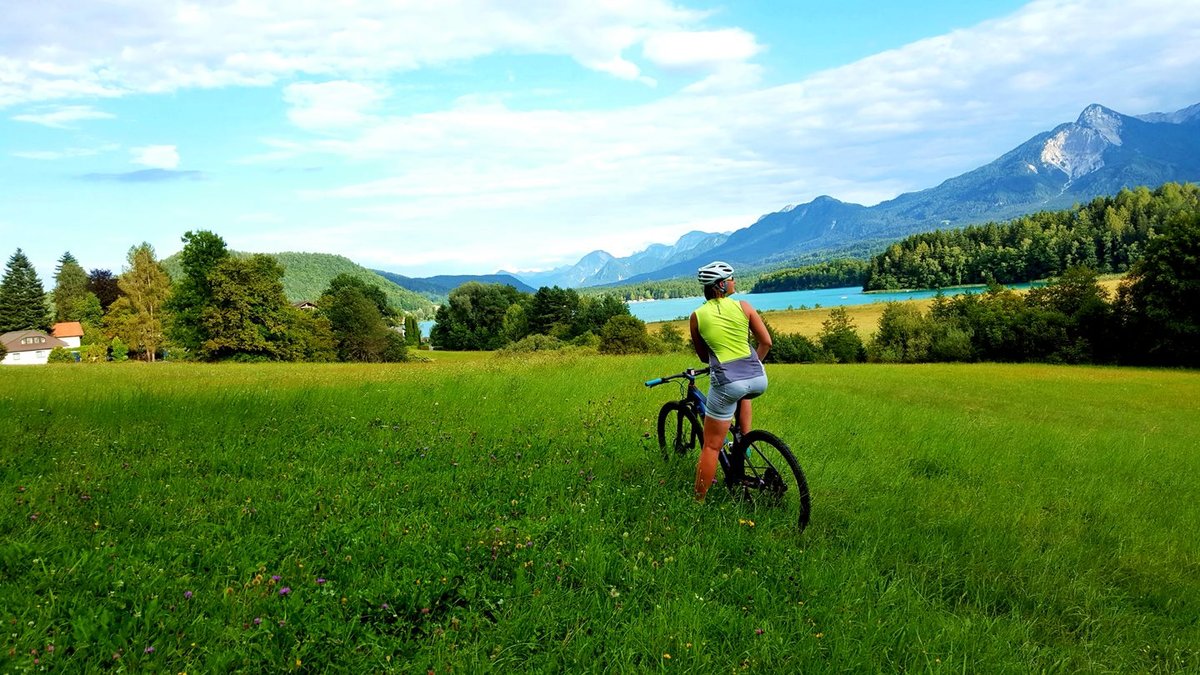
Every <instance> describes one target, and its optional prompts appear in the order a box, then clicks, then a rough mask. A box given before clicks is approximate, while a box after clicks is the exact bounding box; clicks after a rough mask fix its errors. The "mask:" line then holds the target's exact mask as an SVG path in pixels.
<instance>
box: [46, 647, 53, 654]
mask: <svg viewBox="0 0 1200 675" xmlns="http://www.w3.org/2000/svg"><path fill="white" fill-rule="evenodd" d="M46 653H47V654H53V653H54V645H46Z"/></svg>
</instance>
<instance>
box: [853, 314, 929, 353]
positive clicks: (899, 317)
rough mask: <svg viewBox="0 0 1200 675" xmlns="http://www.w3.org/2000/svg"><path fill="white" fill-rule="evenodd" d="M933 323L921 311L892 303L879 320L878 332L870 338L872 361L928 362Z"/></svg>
mask: <svg viewBox="0 0 1200 675" xmlns="http://www.w3.org/2000/svg"><path fill="white" fill-rule="evenodd" d="M931 328H932V326H931V324H930V321H929V320H928V319H927V318H926V317H925V315H924V314H922V313H921V310H920V309H917V308H916V307H914V306H912V305H910V304H902V303H898V302H889V303H887V305H886V306H885V307H884V308H883V314H882V315H881V316H880V317H879V331H878V332H876V333H875V335H874V336H872V338H871V344H870V348H869V349H868V353H869V355H870V357H871V360H873V361H882V362H884V363H921V362H923V361H927V360H929V350H930V346H931V343H932V342H933V331H932V330H931Z"/></svg>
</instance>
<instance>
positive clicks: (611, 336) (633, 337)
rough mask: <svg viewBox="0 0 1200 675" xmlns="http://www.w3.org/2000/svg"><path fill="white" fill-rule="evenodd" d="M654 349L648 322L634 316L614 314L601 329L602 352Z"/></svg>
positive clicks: (620, 352)
mask: <svg viewBox="0 0 1200 675" xmlns="http://www.w3.org/2000/svg"><path fill="white" fill-rule="evenodd" d="M652 351H654V343H653V342H652V341H651V340H650V335H649V334H648V333H646V324H645V322H643V321H642V320H641V319H638V318H636V317H632V316H614V317H612V318H611V319H609V320H608V322H607V323H605V324H604V329H603V330H601V331H600V353H602V354H644V353H647V352H652Z"/></svg>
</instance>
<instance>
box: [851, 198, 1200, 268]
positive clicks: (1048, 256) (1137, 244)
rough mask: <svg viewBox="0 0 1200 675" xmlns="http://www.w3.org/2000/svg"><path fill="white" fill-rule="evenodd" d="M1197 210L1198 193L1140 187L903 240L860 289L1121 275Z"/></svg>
mask: <svg viewBox="0 0 1200 675" xmlns="http://www.w3.org/2000/svg"><path fill="white" fill-rule="evenodd" d="M1197 212H1200V187H1197V186H1196V185H1195V184H1193V183H1185V184H1179V183H1166V184H1164V185H1162V186H1161V187H1159V188H1158V189H1156V190H1153V191H1151V190H1150V189H1148V188H1145V187H1140V188H1137V189H1135V190H1122V191H1121V192H1120V193H1119V194H1117V195H1116V196H1112V197H1097V198H1096V199H1093V200H1092V201H1091V202H1090V203H1088V204H1084V205H1078V206H1075V207H1074V208H1071V209H1067V210H1064V211H1047V212H1042V213H1035V214H1032V215H1029V216H1022V217H1020V218H1015V219H1013V220H1011V221H1008V222H1006V223H987V224H986V225H976V226H971V227H967V228H964V229H961V230H938V231H934V232H927V233H924V234H917V235H913V236H910V237H908V238H906V239H904V240H903V241H900V242H898V243H896V244H893V245H892V246H890V247H888V249H887V250H886V251H884V252H883V253H881V254H880V255H878V256H876V257H875V258H874V259H872V260H871V262H870V266H869V268H868V269H867V273H866V278H865V279H864V282H863V288H864V289H865V290H893V289H901V288H944V287H949V286H960V285H964V284H982V283H987V282H989V281H996V282H999V283H1003V284H1010V283H1019V282H1024V281H1033V280H1037V279H1045V278H1048V277H1053V276H1057V275H1060V274H1062V273H1063V272H1064V271H1066V270H1067V269H1069V268H1070V267H1073V266H1077V265H1078V266H1084V267H1087V268H1089V269H1092V270H1095V271H1096V272H1099V273H1102V274H1103V273H1112V272H1124V271H1126V270H1128V269H1129V267H1130V265H1132V264H1133V263H1134V262H1135V261H1136V260H1137V259H1138V258H1139V257H1140V256H1141V254H1142V251H1143V250H1144V248H1145V245H1146V241H1147V240H1148V239H1149V238H1150V237H1151V236H1152V235H1153V234H1154V232H1155V229H1156V228H1158V227H1161V226H1162V225H1163V224H1164V223H1167V222H1175V221H1177V220H1179V219H1181V218H1184V217H1190V216H1191V215H1193V214H1196V213H1197Z"/></svg>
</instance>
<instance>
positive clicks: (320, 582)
mask: <svg viewBox="0 0 1200 675" xmlns="http://www.w3.org/2000/svg"><path fill="white" fill-rule="evenodd" d="M324 583H325V577H317V584H318V585H324Z"/></svg>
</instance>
